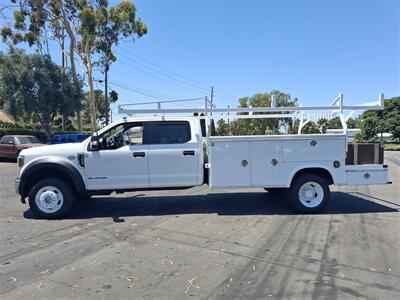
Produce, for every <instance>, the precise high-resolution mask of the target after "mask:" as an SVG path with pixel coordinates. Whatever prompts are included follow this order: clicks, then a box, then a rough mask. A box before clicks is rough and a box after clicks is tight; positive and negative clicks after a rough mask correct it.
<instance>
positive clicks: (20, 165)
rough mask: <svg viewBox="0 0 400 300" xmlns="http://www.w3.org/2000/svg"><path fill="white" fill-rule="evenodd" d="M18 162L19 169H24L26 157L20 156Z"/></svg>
mask: <svg viewBox="0 0 400 300" xmlns="http://www.w3.org/2000/svg"><path fill="white" fill-rule="evenodd" d="M17 161H18V167H20V168H22V167H23V166H24V163H25V156H21V155H20V156H18V158H17Z"/></svg>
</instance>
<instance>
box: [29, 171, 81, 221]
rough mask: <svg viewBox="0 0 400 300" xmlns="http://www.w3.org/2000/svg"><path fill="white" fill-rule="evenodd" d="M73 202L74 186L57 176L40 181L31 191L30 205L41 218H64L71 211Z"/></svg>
mask: <svg viewBox="0 0 400 300" xmlns="http://www.w3.org/2000/svg"><path fill="white" fill-rule="evenodd" d="M73 204H74V193H73V190H72V188H71V187H70V185H69V184H67V183H66V182H65V181H63V180H60V179H57V178H46V179H43V180H41V181H39V182H38V183H36V184H35V185H34V186H33V187H32V188H31V191H30V193H29V206H30V208H31V209H32V211H33V213H34V214H35V215H36V216H38V217H39V218H44V219H58V218H62V217H64V216H65V215H67V214H68V213H69V212H70V211H71V209H72V207H73Z"/></svg>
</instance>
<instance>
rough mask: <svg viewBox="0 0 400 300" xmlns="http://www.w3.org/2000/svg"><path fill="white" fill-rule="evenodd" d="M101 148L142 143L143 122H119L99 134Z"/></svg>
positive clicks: (116, 147)
mask: <svg viewBox="0 0 400 300" xmlns="http://www.w3.org/2000/svg"><path fill="white" fill-rule="evenodd" d="M100 143H101V150H112V149H118V148H121V147H123V146H126V145H140V144H143V123H124V124H119V125H117V126H115V127H113V128H111V129H110V130H108V131H107V132H105V133H103V134H102V135H101V136H100Z"/></svg>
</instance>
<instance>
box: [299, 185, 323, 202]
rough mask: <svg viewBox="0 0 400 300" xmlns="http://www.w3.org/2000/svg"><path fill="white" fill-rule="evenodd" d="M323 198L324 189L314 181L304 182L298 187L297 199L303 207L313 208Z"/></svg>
mask: <svg viewBox="0 0 400 300" xmlns="http://www.w3.org/2000/svg"><path fill="white" fill-rule="evenodd" d="M323 199H324V189H323V188H322V186H321V185H320V184H319V183H317V182H314V181H309V182H306V183H304V184H303V185H302V186H301V187H300V189H299V200H300V202H301V204H303V205H304V206H305V207H308V208H313V207H316V206H318V205H320V204H321V202H322V200H323Z"/></svg>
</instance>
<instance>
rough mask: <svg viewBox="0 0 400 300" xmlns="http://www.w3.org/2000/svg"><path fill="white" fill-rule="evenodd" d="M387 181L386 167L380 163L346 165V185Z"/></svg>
mask: <svg viewBox="0 0 400 300" xmlns="http://www.w3.org/2000/svg"><path fill="white" fill-rule="evenodd" d="M387 182H388V169H387V168H384V166H382V165H363V166H347V167H346V184H347V185H364V184H385V183H387Z"/></svg>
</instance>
